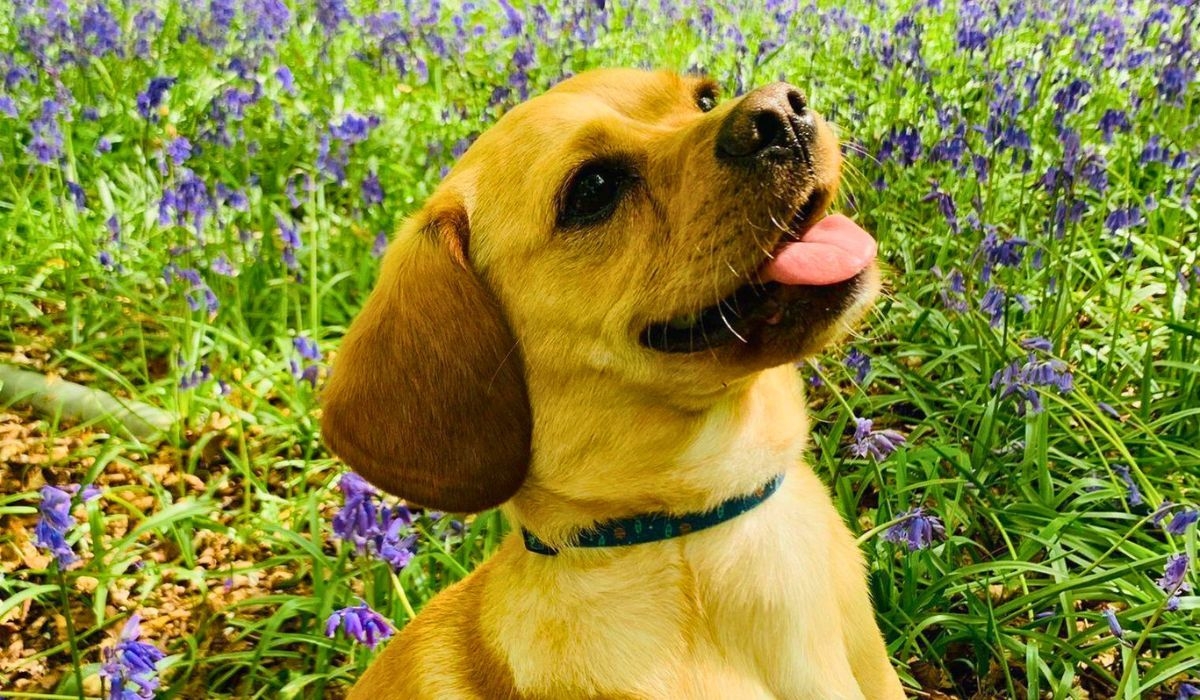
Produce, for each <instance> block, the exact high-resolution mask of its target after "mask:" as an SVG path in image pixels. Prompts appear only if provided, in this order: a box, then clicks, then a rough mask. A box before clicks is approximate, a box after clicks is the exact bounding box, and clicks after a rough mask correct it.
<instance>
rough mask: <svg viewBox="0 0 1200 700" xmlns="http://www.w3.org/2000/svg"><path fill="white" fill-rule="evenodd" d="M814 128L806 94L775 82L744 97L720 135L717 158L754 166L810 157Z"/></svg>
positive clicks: (726, 120) (727, 119) (723, 126)
mask: <svg viewBox="0 0 1200 700" xmlns="http://www.w3.org/2000/svg"><path fill="white" fill-rule="evenodd" d="M814 131H815V127H814V125H813V120H812V115H811V114H809V112H808V104H807V102H806V101H805V99H804V93H802V92H800V90H799V89H797V88H796V87H794V86H792V85H788V84H787V83H772V84H770V85H765V86H763V87H760V88H758V89H757V90H755V91H754V92H751V93H750V94H748V95H746V96H745V97H743V98H742V101H741V102H739V103H738V104H737V106H736V107H734V108H733V111H732V112H730V113H729V116H727V117H725V122H724V123H723V124H721V131H720V133H719V134H717V157H718V158H720V159H722V160H725V161H730V162H738V163H744V164H752V163H757V162H761V161H773V160H778V161H782V160H790V159H794V158H807V157H808V153H809V146H810V145H811V144H812V141H813V139H814V138H815V133H814Z"/></svg>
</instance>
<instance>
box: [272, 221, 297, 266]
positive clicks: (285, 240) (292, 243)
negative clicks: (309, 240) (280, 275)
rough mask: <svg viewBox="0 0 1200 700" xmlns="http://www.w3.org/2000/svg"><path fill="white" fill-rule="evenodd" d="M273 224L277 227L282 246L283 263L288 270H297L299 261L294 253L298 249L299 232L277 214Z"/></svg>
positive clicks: (293, 225)
mask: <svg viewBox="0 0 1200 700" xmlns="http://www.w3.org/2000/svg"><path fill="white" fill-rule="evenodd" d="M275 223H276V224H277V225H278V226H279V229H278V233H279V241H280V243H282V244H283V262H284V264H286V265H287V267H288V269H289V270H298V269H299V268H300V261H298V260H297V259H296V251H297V250H299V248H300V230H299V228H298V227H297V226H296V225H295V224H293V223H291V222H289V221H288V220H287V219H284V218H283V217H282V216H280V215H278V214H276V215H275Z"/></svg>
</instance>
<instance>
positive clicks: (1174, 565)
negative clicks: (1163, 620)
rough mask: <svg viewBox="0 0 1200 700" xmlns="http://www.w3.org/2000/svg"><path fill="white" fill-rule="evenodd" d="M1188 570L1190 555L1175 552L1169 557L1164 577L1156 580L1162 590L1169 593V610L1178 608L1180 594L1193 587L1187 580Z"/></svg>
mask: <svg viewBox="0 0 1200 700" xmlns="http://www.w3.org/2000/svg"><path fill="white" fill-rule="evenodd" d="M1187 570H1188V555H1187V554H1182V553H1180V554H1173V555H1171V556H1170V557H1168V558H1167V565H1166V567H1165V568H1164V569H1163V575H1162V578H1160V579H1158V580H1157V581H1156V582H1155V584H1156V585H1157V586H1158V587H1159V588H1160V589H1162V592H1163V593H1166V594H1167V609H1168V610H1178V609H1179V594H1180V593H1187V592H1188V591H1190V590H1191V588H1192V587H1191V584H1189V583H1188V582H1187Z"/></svg>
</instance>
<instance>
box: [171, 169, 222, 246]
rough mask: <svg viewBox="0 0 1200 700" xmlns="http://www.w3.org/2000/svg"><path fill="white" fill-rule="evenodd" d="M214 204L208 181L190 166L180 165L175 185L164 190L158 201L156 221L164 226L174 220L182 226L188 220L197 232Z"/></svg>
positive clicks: (211, 211)
mask: <svg viewBox="0 0 1200 700" xmlns="http://www.w3.org/2000/svg"><path fill="white" fill-rule="evenodd" d="M215 204H216V202H215V200H214V199H213V195H212V192H210V191H209V189H208V183H206V182H205V181H204V179H203V178H201V177H200V176H199V175H197V174H196V173H195V172H193V171H192V170H191V169H190V168H187V167H185V166H180V167H179V169H178V171H177V173H176V179H175V187H173V188H168V189H166V190H164V191H163V196H162V199H160V200H159V202H158V223H159V224H161V225H163V226H166V225H168V224H170V223H171V222H172V221H174V222H175V224H176V225H178V226H184V225H186V224H188V223H189V222H190V223H191V224H192V227H193V228H194V230H195V232H196V233H199V232H200V230H201V229H203V228H204V220H205V218H207V217H208V216H209V215H210V214H212V213H213V208H214V206H215ZM172 214H174V215H172Z"/></svg>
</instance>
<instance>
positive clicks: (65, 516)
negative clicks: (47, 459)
mask: <svg viewBox="0 0 1200 700" xmlns="http://www.w3.org/2000/svg"><path fill="white" fill-rule="evenodd" d="M41 496H42V498H41V502H40V503H39V504H38V521H37V525H36V526H35V527H34V531H33V534H34V543H35V544H37V546H39V547H41V548H42V549H45V550H47V551H48V552H50V554H52V555H53V556H54V559H55V561H57V562H58V566H59V568H60V569H65V568H67V567H68V566H70V565H72V564H74V563H75V562H76V561H79V557H78V556H76V555H75V551H74V550H73V549H71V545H69V544H67V532H68V531H70V529H71V526H73V525H74V524H75V519H74V517H72V516H71V494H69V493H67V492H66V491H64V490H63V489H60V488H56V487H54V486H43V487H42V491H41Z"/></svg>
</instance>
